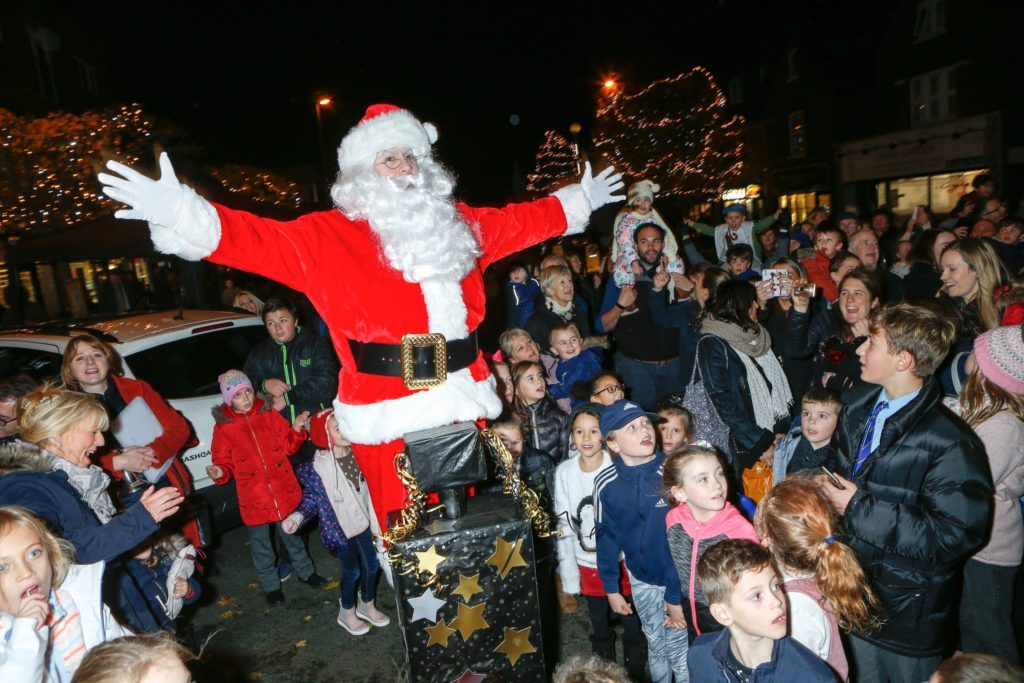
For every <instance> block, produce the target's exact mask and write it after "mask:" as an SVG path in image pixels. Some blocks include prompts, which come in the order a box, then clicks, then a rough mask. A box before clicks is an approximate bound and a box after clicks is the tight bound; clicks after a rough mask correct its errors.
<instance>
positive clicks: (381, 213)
mask: <svg viewBox="0 0 1024 683" xmlns="http://www.w3.org/2000/svg"><path fill="white" fill-rule="evenodd" d="M454 187H455V183H454V180H453V178H452V177H451V175H450V174H449V173H448V172H447V171H446V170H445V169H444V168H443V167H442V166H441V165H440V164H438V163H436V162H435V161H433V160H432V159H430V158H429V157H428V158H425V159H423V160H422V161H421V162H420V165H419V172H418V173H417V174H415V175H409V176H398V177H395V178H387V177H383V176H379V175H377V173H376V172H375V171H374V170H373V169H372V167H371V168H368V169H366V170H361V171H359V172H357V173H354V174H353V173H350V174H347V175H342V174H339V175H338V180H337V182H336V183H335V184H334V186H333V187H332V188H331V198H332V199H333V200H334V203H335V205H336V206H337V207H338V209H340V210H341V212H342V213H343V214H345V216H347V217H348V218H350V219H352V220H366V221H367V222H368V223H369V224H370V228H371V229H372V230H373V232H374V234H376V235H377V239H378V240H379V241H380V245H381V249H382V250H383V252H384V256H385V258H387V260H388V263H389V264H391V267H392V268H394V269H395V270H397V271H399V272H400V273H402V276H403V277H404V278H405V281H406V282H417V283H419V282H423V281H425V280H434V279H437V280H447V281H455V282H460V281H461V280H462V278H463V277H465V276H466V275H467V274H468V273H469V272H470V271H471V270H472V269H473V267H474V266H475V265H476V260H477V259H478V258H479V257H480V247H479V245H478V244H477V241H476V238H475V237H474V235H473V232H472V231H471V229H470V227H469V226H468V225H467V224H466V222H465V221H464V220H463V218H462V215H461V214H460V213H459V211H458V209H456V207H455V202H454V201H453V200H452V191H453V190H454Z"/></svg>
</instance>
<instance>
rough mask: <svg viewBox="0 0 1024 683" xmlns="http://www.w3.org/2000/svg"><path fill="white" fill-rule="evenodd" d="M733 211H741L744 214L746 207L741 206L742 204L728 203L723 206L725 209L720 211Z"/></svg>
mask: <svg viewBox="0 0 1024 683" xmlns="http://www.w3.org/2000/svg"><path fill="white" fill-rule="evenodd" d="M733 212H735V213H742V214H744V215H746V213H747V207H745V206H743V205H742V204H730V205H729V206H727V207H725V211H723V212H722V213H733Z"/></svg>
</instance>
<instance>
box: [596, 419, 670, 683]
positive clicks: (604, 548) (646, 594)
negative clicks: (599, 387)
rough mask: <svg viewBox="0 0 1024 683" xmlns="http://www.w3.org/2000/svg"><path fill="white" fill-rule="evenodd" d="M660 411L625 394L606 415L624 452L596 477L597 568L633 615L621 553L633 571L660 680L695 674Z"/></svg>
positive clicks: (610, 438) (609, 441) (617, 606)
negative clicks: (668, 520) (622, 585)
mask: <svg viewBox="0 0 1024 683" xmlns="http://www.w3.org/2000/svg"><path fill="white" fill-rule="evenodd" d="M658 419H660V418H659V416H658V415H657V414H656V413H648V412H646V411H645V410H644V409H643V408H641V407H640V406H639V405H638V404H636V403H633V402H632V401H628V400H625V399H623V400H620V401H616V402H615V403H613V404H611V405H610V406H607V407H606V408H605V409H604V410H603V411H602V413H601V421H600V426H601V434H602V436H604V438H605V443H606V446H607V448H608V450H609V451H611V452H612V453H613V454H614V455H617V456H618V457H617V458H615V460H614V461H613V466H612V467H609V468H608V469H606V470H604V471H603V472H602V473H601V474H599V475H598V477H597V479H596V480H595V482H594V501H595V504H594V515H595V522H596V529H597V573H598V576H600V578H601V582H602V583H603V584H604V589H605V592H606V593H607V594H608V602H609V604H610V606H611V608H612V611H613V612H616V613H618V614H632V608H631V607H630V606H629V603H628V602H626V600H625V598H623V597H622V594H621V593H619V555H620V553H622V554H624V555H625V558H626V569H628V570H629V582H630V585H631V587H632V590H633V604H634V605H635V606H636V609H637V612H638V614H639V616H640V622H641V624H642V625H643V630H644V635H646V636H647V647H648V651H647V663H648V666H649V667H650V670H651V680H652V681H653V683H662V682H664V683H671V682H672V674H673V673H674V674H675V677H676V680H677V681H687V680H689V678H688V676H687V669H686V650H687V642H688V641H687V633H686V619H685V617H684V616H683V609H682V606H681V604H680V602H681V595H680V588H679V576H678V575H677V574H676V569H675V565H674V564H673V563H672V556H671V555H670V554H669V550H668V536H667V535H666V533H665V515H666V514H667V513H668V510H669V506H668V502H667V501H666V500H665V498H664V497H663V496H662V495H661V490H662V488H663V485H662V465H663V464H664V462H665V455H664V454H663V453H661V452H658V451H656V450H655V444H656V439H655V427H654V422H655V421H657V420H658ZM666 612H667V619H666Z"/></svg>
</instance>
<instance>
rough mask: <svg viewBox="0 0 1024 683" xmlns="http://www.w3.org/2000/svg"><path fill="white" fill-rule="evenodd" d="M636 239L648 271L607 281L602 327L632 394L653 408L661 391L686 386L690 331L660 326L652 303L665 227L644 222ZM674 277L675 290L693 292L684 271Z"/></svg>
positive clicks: (634, 240)
mask: <svg viewBox="0 0 1024 683" xmlns="http://www.w3.org/2000/svg"><path fill="white" fill-rule="evenodd" d="M633 242H634V243H635V244H636V253H637V257H638V258H639V261H640V265H641V266H642V267H643V269H644V273H643V275H639V276H637V278H636V281H635V284H633V285H624V286H622V287H619V286H618V285H617V284H615V281H614V280H609V281H608V284H607V285H605V296H604V305H603V306H602V307H601V313H600V315H599V316H598V319H597V328H598V331H600V332H606V333H611V334H613V335H614V337H615V346H616V351H615V371H616V372H618V373H619V376H620V377H622V380H623V381H624V382H625V383H626V386H628V387H629V388H630V390H631V392H632V393H631V394H630V398H632V399H633V401H635V402H636V403H639V404H640V405H641V406H643V407H644V408H645V409H648V410H650V409H653V408H654V405H655V403H657V401H658V399H659V398H661V397H662V396H665V395H666V394H671V393H674V392H677V391H682V390H683V389H684V388H685V387H684V385H683V380H682V378H681V377H680V374H679V334H680V333H682V334H689V330H683V331H682V332H680V331H679V330H672V329H668V328H665V327H658V326H657V325H655V324H654V321H653V320H651V314H650V310H649V308H648V305H649V304H648V301H649V299H650V297H651V291H652V289H653V287H654V284H653V278H654V274H655V273H656V272H657V271H658V269H659V268H662V264H661V260H662V259H661V256H662V249H663V247H664V245H665V232H664V228H662V227H661V226H660V225H658V224H656V223H641V224H640V225H638V226H637V227H636V232H634V233H633ZM672 277H673V281H674V286H675V287H676V293H677V294H679V295H680V296H681V297H683V298H685V297H686V296H689V294H690V293H691V292H692V291H693V282H692V281H691V280H690V279H689V278H687V277H686V276H685V275H673V276H672Z"/></svg>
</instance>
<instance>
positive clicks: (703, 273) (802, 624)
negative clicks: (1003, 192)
mask: <svg viewBox="0 0 1024 683" xmlns="http://www.w3.org/2000/svg"><path fill="white" fill-rule="evenodd" d="M974 187H975V190H974V191H973V192H972V193H970V194H969V195H967V196H965V197H964V199H962V200H961V201H960V202H959V203H958V204H957V207H956V208H955V209H954V211H953V213H952V214H951V215H950V216H948V217H937V216H935V215H934V214H933V213H932V212H931V211H929V210H928V208H927V207H918V208H917V209H915V210H914V212H913V214H912V215H911V216H910V217H909V218H908V219H906V221H905V222H899V223H898V222H897V219H896V218H895V217H894V216H893V215H892V214H890V213H889V212H887V211H885V210H879V211H876V212H874V213H873V214H871V215H868V216H862V214H861V213H860V212H858V211H856V209H855V207H847V208H845V209H844V210H842V211H841V212H837V213H836V214H835V215H833V216H830V215H829V212H828V211H826V210H824V209H816V210H815V211H813V212H811V214H810V215H809V216H808V220H807V221H806V222H803V223H799V224H798V225H796V226H793V227H786V226H785V225H784V224H783V221H780V218H781V217H782V216H781V213H776V214H774V215H770V216H767V217H765V218H764V219H761V220H759V221H754V220H750V219H749V218H748V216H747V211H746V209H745V208H744V207H743V206H741V205H729V206H726V207H725V214H724V215H725V221H724V222H723V223H722V224H720V225H718V226H710V225H705V224H702V223H699V222H693V221H689V220H685V221H683V222H682V225H681V226H680V228H679V229H678V230H673V229H672V228H671V227H670V226H669V224H668V223H667V222H666V220H665V219H664V217H663V216H662V215H661V214H660V213H659V212H658V211H657V210H656V209H655V208H654V200H655V197H656V194H655V193H656V192H657V185H656V183H653V182H652V181H650V180H643V181H639V182H636V183H634V184H633V185H631V186H630V188H629V201H628V204H627V206H626V207H624V208H623V209H622V210H621V211H620V212H619V215H618V217H617V218H616V221H615V233H614V234H613V238H612V245H613V246H612V251H611V254H610V256H609V259H608V261H607V262H606V267H605V268H603V269H602V270H603V271H604V272H602V273H592V272H591V273H588V272H585V271H584V269H583V267H582V260H581V258H580V255H579V254H577V253H575V252H573V251H572V250H569V251H567V252H566V253H564V254H554V253H551V254H549V255H548V256H546V257H545V258H543V260H541V261H540V262H539V263H537V264H535V265H531V264H526V263H522V262H516V263H512V264H511V265H510V267H509V276H508V280H507V282H506V283H505V286H506V312H507V321H508V322H507V324H508V328H507V329H506V331H505V332H504V333H503V334H502V336H501V339H500V347H501V349H500V352H499V353H497V354H496V355H495V357H494V359H493V361H492V366H493V370H494V374H495V376H496V377H497V378H498V382H499V394H500V395H501V396H502V397H503V401H504V403H505V406H506V412H505V414H503V415H502V416H501V417H499V418H498V419H497V420H495V421H494V422H493V428H494V429H495V432H496V433H497V434H498V435H499V436H500V437H501V439H502V440H503V441H504V442H505V444H506V446H507V447H508V448H509V450H510V451H511V452H513V453H514V454H515V455H517V456H518V457H519V459H520V460H519V461H520V463H521V467H522V470H523V475H524V478H525V479H526V480H527V481H528V482H530V483H531V485H533V486H535V487H538V488H540V489H541V490H544V491H545V492H546V498H545V499H546V500H547V502H548V505H549V510H550V512H551V513H552V515H553V516H554V518H555V519H556V520H557V523H558V526H559V528H560V530H561V531H562V536H561V537H560V538H559V540H558V543H557V547H556V551H555V552H556V555H557V569H555V570H553V572H552V573H553V579H552V580H553V582H554V583H555V585H556V587H557V591H558V596H559V604H560V605H561V608H562V609H563V610H564V611H575V610H577V609H579V606H580V605H582V604H585V605H586V610H587V612H588V613H589V616H590V621H591V625H592V631H591V633H592V635H591V640H592V643H593V651H594V653H595V656H597V657H599V658H600V659H601V660H604V661H611V660H614V659H615V658H616V649H615V639H616V632H615V629H614V628H613V625H614V624H616V622H617V624H618V625H619V626H621V628H622V629H623V631H622V641H623V642H622V645H623V647H622V653H623V664H624V671H622V675H628V676H629V677H631V678H632V679H633V680H644V678H643V676H644V670H645V668H646V669H647V670H648V671H649V675H650V676H651V679H652V680H654V681H671V680H673V678H674V680H675V681H677V682H678V681H685V680H730V681H741V682H745V681H750V680H843V681H846V680H852V681H923V680H927V679H929V677H933V676H934V677H933V678H932V680H944V681H950V680H978V681H980V680H986V681H995V680H1021V676H1022V675H1024V674H1021V671H1020V669H1018V668H1017V666H1018V665H1019V663H1020V656H1019V652H1018V649H1017V638H1016V635H1017V633H1016V629H1015V621H1014V618H1013V617H1014V615H1013V606H1014V588H1015V582H1016V576H1017V573H1018V569H1019V566H1020V564H1021V559H1022V558H1021V553H1022V550H1024V515H1022V508H1021V500H1020V499H1021V496H1022V494H1024V339H1022V333H1024V331H1022V327H1021V320H1022V315H1024V277H1022V276H1021V272H1020V271H1021V265H1022V261H1021V257H1022V256H1024V243H1022V242H1021V241H1020V239H1021V236H1022V228H1024V220H1022V219H1021V218H1019V217H1016V216H1010V215H1008V212H1007V209H1006V206H1005V203H1003V202H1001V201H1000V200H999V199H998V197H997V193H996V191H995V185H994V182H993V180H992V178H991V177H990V176H988V175H985V174H983V175H980V176H979V177H978V178H976V179H975V181H974ZM702 236H703V237H702ZM705 237H709V238H712V239H711V240H705V239H704V238H705ZM704 250H706V252H705V251H704ZM705 253H706V254H707V256H705ZM531 270H532V273H533V275H534V277H530V272H531ZM541 573H542V574H543V573H544V572H543V571H542V572H541ZM954 654H956V655H957V656H956V657H955V658H953V659H950V658H951V657H952V656H953V655H954ZM595 661H596V660H595ZM576 664H578V665H579V666H580V667H583V669H587V667H591V668H593V667H596V668H593V670H594V671H597V670H600V671H602V672H603V673H602V674H601V675H602V676H605V675H607V676H611V674H608V673H607V672H608V671H612V670H617V669H615V667H614V666H613V665H610V664H609V665H607V667H606V666H605V664H595V662H594V661H591V662H589V663H580V662H577V663H576ZM588 670H590V669H588ZM968 672H973V673H968ZM562 675H563V676H564V678H563V679H561V680H587V679H584V678H572V675H574V674H571V673H570V672H568V671H563V672H562ZM595 675H596V674H595ZM600 680H619V679H616V678H611V677H609V678H601V679H600ZM622 680H625V679H622Z"/></svg>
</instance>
